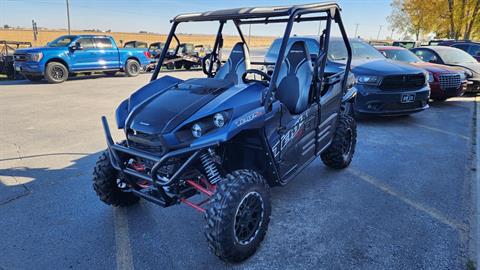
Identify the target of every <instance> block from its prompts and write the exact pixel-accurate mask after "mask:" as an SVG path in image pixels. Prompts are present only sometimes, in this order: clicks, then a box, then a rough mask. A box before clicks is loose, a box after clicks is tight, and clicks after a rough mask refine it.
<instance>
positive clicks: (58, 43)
mask: <svg viewBox="0 0 480 270" xmlns="http://www.w3.org/2000/svg"><path fill="white" fill-rule="evenodd" d="M74 39H75V36H61V37H59V38H57V39H55V40H54V41H52V42H50V43H48V46H47V47H66V46H68V45H70V43H72V41H73V40H74Z"/></svg>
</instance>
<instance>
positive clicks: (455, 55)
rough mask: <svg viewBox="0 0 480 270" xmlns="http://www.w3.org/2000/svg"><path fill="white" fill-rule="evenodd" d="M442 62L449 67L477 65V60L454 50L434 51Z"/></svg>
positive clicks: (458, 50)
mask: <svg viewBox="0 0 480 270" xmlns="http://www.w3.org/2000/svg"><path fill="white" fill-rule="evenodd" d="M436 52H437V53H438V54H439V55H440V57H441V58H442V60H443V62H445V63H446V64H450V65H456V64H471V63H477V60H476V59H475V58H473V57H472V56H471V55H470V54H468V53H466V52H464V51H462V50H460V49H454V48H447V49H439V50H437V51H436Z"/></svg>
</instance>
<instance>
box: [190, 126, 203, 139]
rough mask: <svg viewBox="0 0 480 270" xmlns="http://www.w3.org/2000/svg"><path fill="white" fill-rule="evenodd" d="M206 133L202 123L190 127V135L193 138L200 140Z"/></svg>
mask: <svg viewBox="0 0 480 270" xmlns="http://www.w3.org/2000/svg"><path fill="white" fill-rule="evenodd" d="M205 131H206V126H205V125H203V124H202V123H196V124H194V125H193V126H192V135H193V137H195V138H200V137H201V136H202V135H203V133H204V132H205Z"/></svg>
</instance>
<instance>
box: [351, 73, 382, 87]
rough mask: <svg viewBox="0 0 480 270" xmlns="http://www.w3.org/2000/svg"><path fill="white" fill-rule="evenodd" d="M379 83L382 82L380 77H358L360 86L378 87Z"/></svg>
mask: <svg viewBox="0 0 480 270" xmlns="http://www.w3.org/2000/svg"><path fill="white" fill-rule="evenodd" d="M378 82H380V77H378V76H367V75H361V76H358V77H357V83H359V84H368V85H377V84H378Z"/></svg>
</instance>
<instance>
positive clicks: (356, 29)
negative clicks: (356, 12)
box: [354, 23, 359, 38]
mask: <svg viewBox="0 0 480 270" xmlns="http://www.w3.org/2000/svg"><path fill="white" fill-rule="evenodd" d="M358 25H359V24H358V23H356V24H355V36H354V37H355V38H357V33H358Z"/></svg>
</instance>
